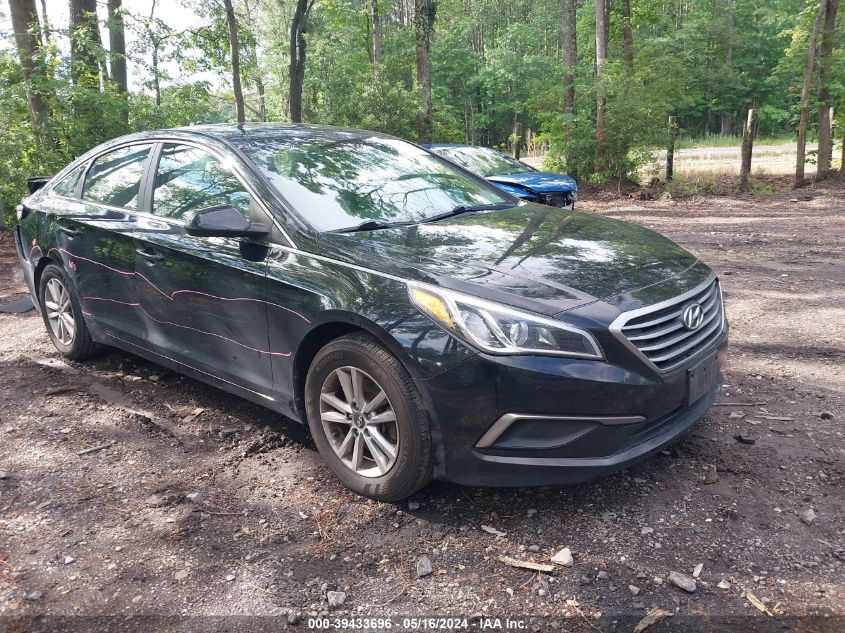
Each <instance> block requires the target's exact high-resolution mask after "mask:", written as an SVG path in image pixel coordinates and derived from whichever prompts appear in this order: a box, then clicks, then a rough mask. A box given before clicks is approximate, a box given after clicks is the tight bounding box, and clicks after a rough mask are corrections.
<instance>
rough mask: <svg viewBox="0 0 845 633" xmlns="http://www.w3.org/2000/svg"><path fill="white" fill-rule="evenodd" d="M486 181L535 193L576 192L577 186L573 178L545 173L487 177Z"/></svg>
mask: <svg viewBox="0 0 845 633" xmlns="http://www.w3.org/2000/svg"><path fill="white" fill-rule="evenodd" d="M487 180H489V181H490V182H492V183H495V184H503V185H512V186H516V187H522V188H527V189H530V190H532V191H536V192H537V193H555V192H558V191H578V185H577V183H576V182H575V179H574V178H570V177H569V176H564V175H563V174H553V173H551V172H546V171H529V172H525V173H520V174H501V175H500V174H497V175H495V176H487Z"/></svg>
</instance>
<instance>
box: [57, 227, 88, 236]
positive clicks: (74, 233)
mask: <svg viewBox="0 0 845 633" xmlns="http://www.w3.org/2000/svg"><path fill="white" fill-rule="evenodd" d="M59 230H60V231H61V232H62V233H64V234H65V235H67V236H68V237H69V238H71V239H73V238H74V237H77V236H78V235H82V231H79V230H77V229H69V228H68V227H66V226H60V227H59Z"/></svg>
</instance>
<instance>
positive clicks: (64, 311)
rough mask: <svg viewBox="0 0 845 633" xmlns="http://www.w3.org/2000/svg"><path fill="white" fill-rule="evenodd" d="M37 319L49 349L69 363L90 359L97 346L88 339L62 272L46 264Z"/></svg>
mask: <svg viewBox="0 0 845 633" xmlns="http://www.w3.org/2000/svg"><path fill="white" fill-rule="evenodd" d="M38 290H39V291H38V298H39V302H40V304H41V315H42V316H43V317H44V325H46V326H47V334H48V335H49V336H50V339H51V340H52V341H53V345H55V346H56V349H57V350H59V351H60V352H61V353H62V354H64V355H65V356H66V357H68V358H70V359H71V360H82V359H83V358H88V357H89V356H93V355H94V354H96V353H97V351H98V350H99V346H98V345H97V344H96V343H95V342H94V341H93V340H92V339H91V334H90V332H88V327H87V326H86V325H85V319H83V318H82V308H81V306H80V305H79V300H78V299H77V298H76V293H75V292H74V289H73V287H72V286H71V284H70V282H69V281H68V279H67V276H66V275H65V273H64V271H63V270H62V269H61V268H59V267H58V266H56V265H55V264H49V265H48V266H47V267H46V268H45V269H44V272H43V273H41V280H40V282H39V284H38Z"/></svg>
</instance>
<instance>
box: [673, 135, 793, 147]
mask: <svg viewBox="0 0 845 633" xmlns="http://www.w3.org/2000/svg"><path fill="white" fill-rule="evenodd" d="M789 143H795V137H794V136H793V135H792V134H784V135H782V136H768V137H760V138H756V139H754V145H784V144H789ZM740 145H742V137H741V136H722V135H720V134H714V135H712V136H708V137H707V138H692V137H689V136H682V137H680V138H679V139H678V140H677V141H676V143H675V147H676V148H677V149H695V148H710V147H739V146H740Z"/></svg>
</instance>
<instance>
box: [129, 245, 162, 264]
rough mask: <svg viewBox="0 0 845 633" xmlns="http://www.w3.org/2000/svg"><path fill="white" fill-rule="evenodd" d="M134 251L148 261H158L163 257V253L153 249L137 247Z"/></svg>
mask: <svg viewBox="0 0 845 633" xmlns="http://www.w3.org/2000/svg"><path fill="white" fill-rule="evenodd" d="M135 252H136V253H138V254H139V255H140V256H141V257H143V258H144V259H146V260H147V261H149V262H160V261H161V260H162V259H164V255H161V254H160V253H156V252H155V251H148V250H146V249H143V248H138V249H136V250H135Z"/></svg>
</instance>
